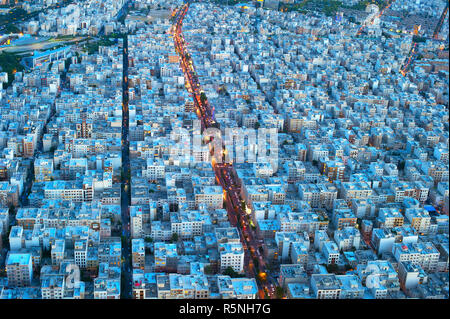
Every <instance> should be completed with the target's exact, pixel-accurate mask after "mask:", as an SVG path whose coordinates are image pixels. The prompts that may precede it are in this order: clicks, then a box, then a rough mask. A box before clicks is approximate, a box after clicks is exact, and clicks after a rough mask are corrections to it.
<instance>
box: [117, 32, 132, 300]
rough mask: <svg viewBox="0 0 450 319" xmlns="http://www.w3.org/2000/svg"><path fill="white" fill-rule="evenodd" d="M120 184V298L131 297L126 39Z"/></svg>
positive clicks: (126, 43)
mask: <svg viewBox="0 0 450 319" xmlns="http://www.w3.org/2000/svg"><path fill="white" fill-rule="evenodd" d="M122 92H123V100H122V174H121V179H122V183H121V184H122V185H121V196H120V198H121V204H120V206H121V214H122V236H121V237H122V258H123V265H122V278H123V280H122V288H121V298H131V293H132V290H131V280H132V277H133V274H132V271H131V269H132V267H131V239H130V217H129V205H130V157H129V156H130V148H129V141H128V125H129V117H128V116H129V113H128V39H127V36H125V37H124V41H123V81H122Z"/></svg>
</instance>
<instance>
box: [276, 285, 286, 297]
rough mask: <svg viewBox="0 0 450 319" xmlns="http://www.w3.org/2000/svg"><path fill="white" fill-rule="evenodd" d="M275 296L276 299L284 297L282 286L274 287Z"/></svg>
mask: <svg viewBox="0 0 450 319" xmlns="http://www.w3.org/2000/svg"><path fill="white" fill-rule="evenodd" d="M275 296H276V297H277V298H278V299H281V298H283V297H284V289H283V287H280V286H277V287H276V288H275Z"/></svg>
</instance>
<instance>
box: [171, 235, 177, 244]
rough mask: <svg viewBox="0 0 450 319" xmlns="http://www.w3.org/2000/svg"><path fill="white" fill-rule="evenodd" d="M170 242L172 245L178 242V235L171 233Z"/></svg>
mask: <svg viewBox="0 0 450 319" xmlns="http://www.w3.org/2000/svg"><path fill="white" fill-rule="evenodd" d="M170 240H171V241H172V242H174V243H176V242H177V241H178V234H177V233H173V234H172V237H171V238H170Z"/></svg>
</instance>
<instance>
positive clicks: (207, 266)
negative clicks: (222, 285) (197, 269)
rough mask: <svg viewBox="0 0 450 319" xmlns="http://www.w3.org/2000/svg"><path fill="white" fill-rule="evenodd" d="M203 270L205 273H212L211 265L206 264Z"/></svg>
mask: <svg viewBox="0 0 450 319" xmlns="http://www.w3.org/2000/svg"><path fill="white" fill-rule="evenodd" d="M204 271H205V274H206V275H212V274H213V273H214V272H213V269H212V267H211V265H206V266H205V268H204Z"/></svg>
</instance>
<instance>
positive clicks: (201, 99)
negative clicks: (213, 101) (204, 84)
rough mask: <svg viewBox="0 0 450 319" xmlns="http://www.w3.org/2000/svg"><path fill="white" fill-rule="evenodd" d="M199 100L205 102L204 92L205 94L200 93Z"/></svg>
mask: <svg viewBox="0 0 450 319" xmlns="http://www.w3.org/2000/svg"><path fill="white" fill-rule="evenodd" d="M200 101H201V102H202V103H205V102H206V94H205V92H202V93H200Z"/></svg>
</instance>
